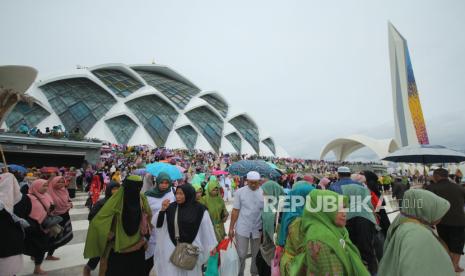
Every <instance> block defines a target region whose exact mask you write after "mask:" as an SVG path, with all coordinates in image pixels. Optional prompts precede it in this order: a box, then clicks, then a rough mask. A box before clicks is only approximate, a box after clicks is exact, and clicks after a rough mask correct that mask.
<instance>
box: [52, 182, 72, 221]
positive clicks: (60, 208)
mask: <svg viewBox="0 0 465 276" xmlns="http://www.w3.org/2000/svg"><path fill="white" fill-rule="evenodd" d="M61 179H63V180H65V179H64V177H63V176H55V177H54V178H52V179H51V180H50V181H49V182H48V191H47V192H48V193H49V194H50V196H51V197H52V199H53V202H54V203H55V210H53V212H52V214H53V215H62V214H65V213H66V212H68V211H69V209H71V206H72V205H71V199H70V198H69V194H68V190H66V188H65V187H64V186H63V187H61V188H59V187H58V185H59V184H58V182H60V180H61Z"/></svg>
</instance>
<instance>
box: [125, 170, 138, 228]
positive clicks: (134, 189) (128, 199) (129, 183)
mask: <svg viewBox="0 0 465 276" xmlns="http://www.w3.org/2000/svg"><path fill="white" fill-rule="evenodd" d="M123 189H124V196H123V229H124V232H126V234H127V235H128V236H133V235H134V234H136V233H137V231H138V230H139V227H140V219H141V213H142V211H141V206H140V190H141V189H142V178H141V177H140V176H136V175H131V176H128V177H127V178H126V179H125V180H124V182H123Z"/></svg>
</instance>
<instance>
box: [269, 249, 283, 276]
mask: <svg viewBox="0 0 465 276" xmlns="http://www.w3.org/2000/svg"><path fill="white" fill-rule="evenodd" d="M282 254H283V248H282V247H281V246H276V250H275V251H274V258H273V260H272V261H271V276H279V275H281V273H280V269H279V268H280V267H279V263H280V261H281V256H282Z"/></svg>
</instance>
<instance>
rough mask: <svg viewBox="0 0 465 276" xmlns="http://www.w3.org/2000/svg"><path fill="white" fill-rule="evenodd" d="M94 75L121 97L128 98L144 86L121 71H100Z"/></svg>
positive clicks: (96, 71)
mask: <svg viewBox="0 0 465 276" xmlns="http://www.w3.org/2000/svg"><path fill="white" fill-rule="evenodd" d="M92 73H94V75H95V76H97V78H99V79H100V80H101V81H102V82H103V83H104V84H105V85H106V86H108V88H110V90H111V91H113V93H115V94H116V95H117V96H119V97H127V96H129V95H131V93H132V92H134V91H137V90H138V89H139V88H141V87H142V86H143V84H142V83H140V82H139V81H137V80H136V79H134V78H132V77H131V76H129V75H127V74H125V73H123V72H122V71H120V70H114V69H98V70H94V71H92Z"/></svg>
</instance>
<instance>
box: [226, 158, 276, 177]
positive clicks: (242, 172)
mask: <svg viewBox="0 0 465 276" xmlns="http://www.w3.org/2000/svg"><path fill="white" fill-rule="evenodd" d="M227 170H228V172H229V173H230V174H234V175H238V176H246V175H247V173H248V172H250V171H256V172H258V173H260V175H262V176H264V177H268V178H271V177H279V176H280V174H279V172H277V171H276V170H275V169H273V168H271V167H270V165H268V164H267V163H266V162H265V161H263V160H241V161H238V162H235V163H233V164H231V166H229V168H228V169H227Z"/></svg>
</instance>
